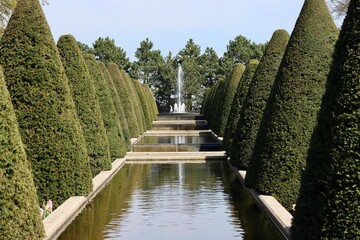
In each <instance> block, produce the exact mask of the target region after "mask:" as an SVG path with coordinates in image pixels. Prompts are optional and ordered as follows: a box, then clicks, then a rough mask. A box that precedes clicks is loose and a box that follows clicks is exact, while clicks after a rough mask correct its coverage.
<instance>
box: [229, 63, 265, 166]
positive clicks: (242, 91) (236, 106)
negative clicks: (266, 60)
mask: <svg viewBox="0 0 360 240" xmlns="http://www.w3.org/2000/svg"><path fill="white" fill-rule="evenodd" d="M258 65H259V61H258V60H256V59H251V60H250V61H249V62H248V63H247V65H246V69H245V72H244V73H243V75H242V77H241V79H240V83H239V85H238V88H237V90H236V94H235V96H234V100H233V102H232V104H231V111H230V114H229V118H228V122H227V124H226V128H225V134H224V141H223V146H224V149H225V150H226V152H227V154H228V155H229V156H230V161H231V162H232V163H233V160H234V159H233V158H231V151H232V145H233V142H234V141H235V142H236V141H237V138H238V137H239V136H238V135H237V134H238V130H239V127H240V124H241V123H240V122H239V121H240V113H241V109H242V108H243V106H244V102H245V99H246V96H247V94H248V91H249V86H250V83H251V80H252V78H253V76H254V74H255V71H256V69H257V67H258Z"/></svg>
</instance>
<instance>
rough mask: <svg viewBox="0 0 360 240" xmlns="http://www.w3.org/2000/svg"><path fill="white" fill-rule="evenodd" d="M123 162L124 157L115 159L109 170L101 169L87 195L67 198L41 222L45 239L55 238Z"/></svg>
mask: <svg viewBox="0 0 360 240" xmlns="http://www.w3.org/2000/svg"><path fill="white" fill-rule="evenodd" d="M124 164H125V158H120V159H116V160H115V161H114V162H113V163H112V168H111V170H109V171H102V172H100V173H99V174H98V175H96V176H95V177H94V178H93V180H92V182H93V190H92V192H91V193H90V194H89V195H88V196H75V197H70V198H69V199H67V200H66V201H65V202H64V203H63V204H61V205H60V206H59V207H58V208H57V209H55V211H54V212H52V213H51V214H50V215H49V216H48V217H47V218H45V219H44V220H43V221H42V222H43V225H44V229H45V233H46V236H45V238H44V239H45V240H50V239H56V238H57V237H59V236H60V234H61V233H62V232H63V231H64V230H65V229H66V227H67V226H68V225H69V224H70V223H71V222H72V221H73V220H74V219H75V218H76V216H77V215H78V214H79V213H80V212H81V211H82V210H83V209H84V208H85V206H86V205H87V204H88V203H89V202H90V201H91V200H92V199H93V198H94V197H95V196H96V195H97V193H98V192H99V191H100V190H101V189H102V188H103V187H104V186H105V185H106V184H107V183H108V182H109V181H110V180H111V179H112V177H113V176H114V175H115V174H116V173H117V172H118V171H119V169H121V168H122V166H123V165H124Z"/></svg>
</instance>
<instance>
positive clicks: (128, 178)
mask: <svg viewBox="0 0 360 240" xmlns="http://www.w3.org/2000/svg"><path fill="white" fill-rule="evenodd" d="M59 239H61V240H65V239H66V240H81V239H86V240H91V239H126V240H133V239H150V240H152V239H154V240H163V239H170V240H177V239H182V240H183V239H199V240H204V239H206V240H212V239H213V240H215V239H216V240H217V239H223V240H227V239H247V240H250V239H259V240H265V239H274V240H276V239H282V238H281V236H280V235H279V234H278V233H277V232H276V230H275V228H274V227H273V226H272V224H271V223H270V222H269V221H268V220H267V219H266V217H265V216H264V215H263V214H262V212H261V211H260V210H259V209H258V208H257V206H256V204H255V203H254V202H253V201H252V199H251V198H250V196H249V195H248V193H247V192H246V190H245V189H244V188H243V187H242V186H241V184H240V183H239V182H238V180H237V178H236V176H235V175H234V174H233V172H232V171H231V170H230V169H229V167H228V165H227V163H204V164H184V163H183V164H126V165H125V166H124V167H123V168H122V169H121V170H120V171H119V173H118V174H117V175H116V176H115V177H114V179H113V180H112V181H111V183H110V184H109V185H107V186H106V187H105V188H104V189H103V190H102V191H101V192H100V193H99V194H98V195H97V197H96V198H95V199H94V201H93V202H91V204H90V205H88V207H86V208H85V210H84V211H83V212H82V213H81V214H80V215H79V216H78V217H77V218H76V219H75V221H74V222H73V223H72V224H71V225H70V226H69V227H68V228H67V229H66V230H65V232H64V233H63V234H62V235H61V236H60V238H59Z"/></svg>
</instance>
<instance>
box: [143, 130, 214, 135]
mask: <svg viewBox="0 0 360 240" xmlns="http://www.w3.org/2000/svg"><path fill="white" fill-rule="evenodd" d="M203 134H212V131H211V130H148V131H146V132H145V133H144V134H143V135H144V136H178V135H180V136H200V135H203Z"/></svg>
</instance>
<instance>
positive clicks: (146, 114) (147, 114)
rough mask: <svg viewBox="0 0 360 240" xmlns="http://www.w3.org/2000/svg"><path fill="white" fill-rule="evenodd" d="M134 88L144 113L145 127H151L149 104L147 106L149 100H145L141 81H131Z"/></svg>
mask: <svg viewBox="0 0 360 240" xmlns="http://www.w3.org/2000/svg"><path fill="white" fill-rule="evenodd" d="M133 83H134V86H135V89H136V93H137V95H138V96H139V100H140V103H141V104H140V105H141V107H142V111H143V113H144V119H145V123H146V129H151V123H152V121H151V116H150V114H151V113H150V106H149V102H148V101H147V100H146V96H145V93H144V89H143V87H142V85H141V83H140V82H139V81H137V80H134V81H133Z"/></svg>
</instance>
